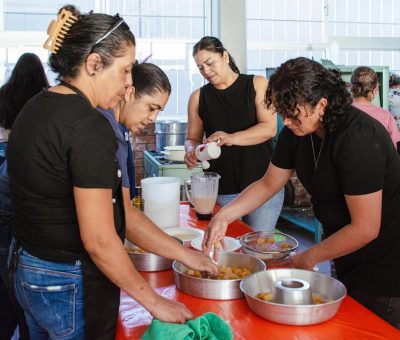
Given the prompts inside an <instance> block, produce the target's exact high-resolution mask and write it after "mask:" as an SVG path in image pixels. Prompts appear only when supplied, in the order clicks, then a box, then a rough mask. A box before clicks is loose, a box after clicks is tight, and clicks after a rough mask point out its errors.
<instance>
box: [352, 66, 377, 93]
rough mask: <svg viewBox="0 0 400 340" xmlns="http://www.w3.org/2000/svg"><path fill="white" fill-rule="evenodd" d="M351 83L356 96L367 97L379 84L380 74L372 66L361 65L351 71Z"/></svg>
mask: <svg viewBox="0 0 400 340" xmlns="http://www.w3.org/2000/svg"><path fill="white" fill-rule="evenodd" d="M350 84H351V88H350V90H351V93H352V94H353V97H354V98H358V97H367V96H368V93H370V92H371V91H373V90H374V89H375V88H376V87H377V86H378V76H377V74H376V73H375V71H374V70H373V69H372V68H370V67H367V66H360V67H357V68H356V69H355V70H354V71H353V72H352V73H351V77H350Z"/></svg>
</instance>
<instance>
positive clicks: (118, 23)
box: [90, 18, 125, 53]
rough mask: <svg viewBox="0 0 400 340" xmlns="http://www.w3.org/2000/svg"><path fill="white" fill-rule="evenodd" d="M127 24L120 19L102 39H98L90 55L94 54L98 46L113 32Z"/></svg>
mask: <svg viewBox="0 0 400 340" xmlns="http://www.w3.org/2000/svg"><path fill="white" fill-rule="evenodd" d="M124 22H125V20H124V19H122V18H121V19H119V20H118V21H117V22H116V23H115V24H114V25H113V26H112V27H111V28H110V29H109V30H108V31H107V32H106V33H105V34H104V35H103V36H102V37H101V38H100V39H98V40H97V41H96V42H95V43H94V45H93V47H92V49H91V50H90V53H92V52H93V49H94V48H95V47H96V46H97V45H98V44H100V43H101V42H102V41H103V40H104V39H105V38H107V37H108V36H109V35H110V34H111V33H112V32H114V31H115V30H116V29H117V28H118V27H119V26H121V25H122V23H124Z"/></svg>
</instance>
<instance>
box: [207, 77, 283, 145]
mask: <svg viewBox="0 0 400 340" xmlns="http://www.w3.org/2000/svg"><path fill="white" fill-rule="evenodd" d="M253 83H254V88H255V90H256V97H255V106H256V112H257V124H256V125H254V126H252V127H250V128H248V129H246V130H243V131H238V132H234V133H230V134H229V133H226V132H224V131H217V132H215V133H213V134H212V135H211V136H209V137H208V138H207V142H216V141H218V140H219V141H220V144H219V145H221V146H222V145H239V146H246V145H256V144H260V143H263V142H265V141H267V140H269V139H271V138H273V137H275V135H276V132H277V117H276V114H275V113H274V112H273V110H272V109H269V110H268V109H267V108H266V106H265V104H264V95H265V91H266V90H267V87H268V81H267V80H266V79H265V78H264V77H262V76H254V78H253Z"/></svg>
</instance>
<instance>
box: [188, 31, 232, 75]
mask: <svg viewBox="0 0 400 340" xmlns="http://www.w3.org/2000/svg"><path fill="white" fill-rule="evenodd" d="M202 50H206V51H210V52H214V53H219V54H221V55H223V54H224V52H225V51H226V52H227V53H228V56H229V66H230V68H231V69H232V71H233V72H235V73H237V74H239V73H240V71H239V68H238V67H237V66H236V63H235V60H234V59H233V57H232V56H231V54H230V53H229V52H228V50H227V49H226V48H225V47H224V45H222V42H221V40H219V39H218V38H216V37H209V36H206V37H203V38H201V39H200V40H199V41H198V42H197V43H196V44H194V46H193V52H192V55H193V56H195V55H196V54H197V52H199V51H202Z"/></svg>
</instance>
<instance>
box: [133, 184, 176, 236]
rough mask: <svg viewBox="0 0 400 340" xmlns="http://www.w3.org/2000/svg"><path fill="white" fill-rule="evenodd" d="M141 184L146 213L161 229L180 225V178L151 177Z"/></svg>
mask: <svg viewBox="0 0 400 340" xmlns="http://www.w3.org/2000/svg"><path fill="white" fill-rule="evenodd" d="M141 185H142V196H143V199H144V213H145V215H146V216H147V217H149V218H150V219H151V220H152V221H153V222H154V223H155V224H156V225H157V226H159V227H160V228H161V229H167V228H176V227H179V203H180V179H179V178H177V177H149V178H145V179H142V181H141Z"/></svg>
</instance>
